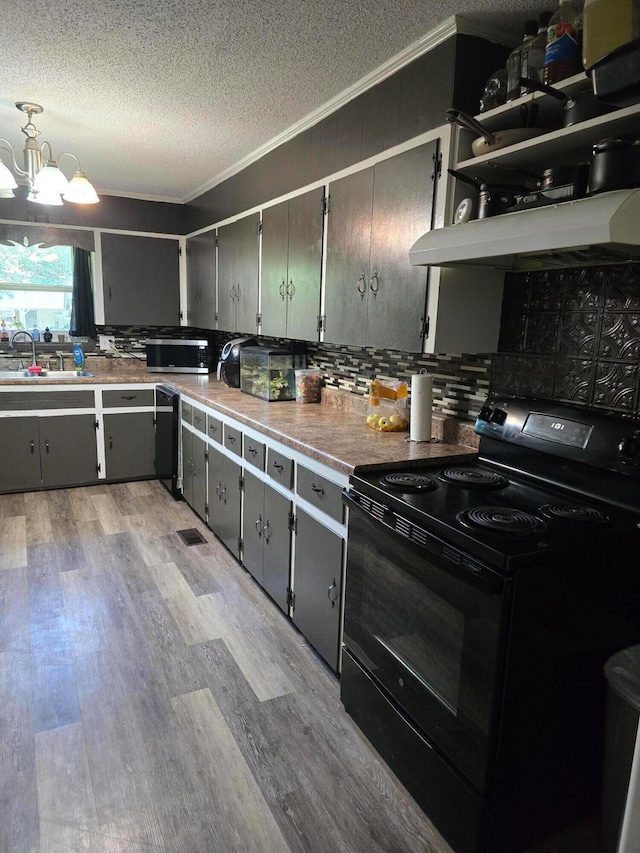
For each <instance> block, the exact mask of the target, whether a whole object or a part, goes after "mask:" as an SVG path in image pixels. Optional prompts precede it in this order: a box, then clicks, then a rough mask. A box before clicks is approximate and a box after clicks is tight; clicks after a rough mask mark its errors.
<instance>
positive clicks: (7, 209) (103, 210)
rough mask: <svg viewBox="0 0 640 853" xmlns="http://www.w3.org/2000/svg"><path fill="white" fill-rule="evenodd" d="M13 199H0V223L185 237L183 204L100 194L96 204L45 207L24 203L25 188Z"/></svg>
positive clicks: (19, 190) (20, 188) (17, 191)
mask: <svg viewBox="0 0 640 853" xmlns="http://www.w3.org/2000/svg"><path fill="white" fill-rule="evenodd" d="M15 192H16V197H15V198H11V199H0V220H10V221H14V222H37V223H42V224H44V225H80V226H82V227H84V228H114V229H118V230H123V231H141V232H147V233H148V232H152V233H153V232H155V233H157V234H184V205H182V204H172V203H169V202H160V201H145V200H143V199H137V198H123V197H121V196H110V195H101V196H100V202H99V203H98V204H90V205H77V204H63V205H62V206H61V207H47V206H46V205H42V204H34V203H33V202H27V200H26V188H25V187H18V189H17V190H16V191H15Z"/></svg>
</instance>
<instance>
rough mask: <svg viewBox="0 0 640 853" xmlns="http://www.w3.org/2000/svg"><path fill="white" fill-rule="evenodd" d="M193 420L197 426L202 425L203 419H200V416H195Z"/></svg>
mask: <svg viewBox="0 0 640 853" xmlns="http://www.w3.org/2000/svg"><path fill="white" fill-rule="evenodd" d="M193 419H194V421H195V422H196V423H197V424H201V423H202V418H201V417H200V415H194V416H193Z"/></svg>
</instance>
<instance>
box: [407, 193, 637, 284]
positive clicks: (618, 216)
mask: <svg viewBox="0 0 640 853" xmlns="http://www.w3.org/2000/svg"><path fill="white" fill-rule="evenodd" d="M409 260H410V262H411V264H412V265H413V266H449V267H460V266H468V267H474V266H476V267H477V266H480V267H492V268H494V269H504V270H537V269H554V268H557V267H580V266H594V265H600V264H612V263H626V262H629V261H640V190H639V189H634V190H615V191H613V192H608V193H602V194H601V195H596V196H591V197H589V198H582V199H578V200H576V201H565V202H562V203H561V204H554V205H548V206H546V207H538V208H535V209H532V210H522V211H519V212H517V213H506V214H504V215H503V216H493V217H490V218H488V219H476V220H474V221H473V222H467V223H464V224H461V225H449V226H447V227H446V228H437V229H434V230H433V231H429V232H428V233H427V234H423V236H422V237H420V239H419V240H417V241H416V242H415V243H414V245H413V246H412V247H411V250H410V251H409Z"/></svg>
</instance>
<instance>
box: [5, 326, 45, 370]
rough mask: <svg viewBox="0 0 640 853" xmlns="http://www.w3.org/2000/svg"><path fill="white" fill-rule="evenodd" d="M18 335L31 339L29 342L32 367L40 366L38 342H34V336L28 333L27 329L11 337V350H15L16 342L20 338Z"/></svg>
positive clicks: (20, 330) (19, 330)
mask: <svg viewBox="0 0 640 853" xmlns="http://www.w3.org/2000/svg"><path fill="white" fill-rule="evenodd" d="M18 335H26V336H27V337H28V338H29V340H30V341H31V365H32V367H35V366H36V365H37V364H38V359H37V357H36V342H35V341H34V339H33V335H32V334H31V332H28V331H27V330H26V329H18V331H17V332H14V333H13V335H12V336H11V341H10V343H9V349H13V348H14V346H13V345H14V343H15V340H16V338H17V337H18Z"/></svg>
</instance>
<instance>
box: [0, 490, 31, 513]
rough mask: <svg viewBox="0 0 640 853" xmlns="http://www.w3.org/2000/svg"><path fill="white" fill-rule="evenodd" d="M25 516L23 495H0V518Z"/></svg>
mask: <svg viewBox="0 0 640 853" xmlns="http://www.w3.org/2000/svg"><path fill="white" fill-rule="evenodd" d="M17 515H26V508H25V496H24V494H8V495H0V518H15V517H16V516H17Z"/></svg>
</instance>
